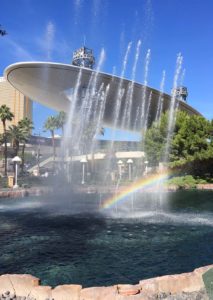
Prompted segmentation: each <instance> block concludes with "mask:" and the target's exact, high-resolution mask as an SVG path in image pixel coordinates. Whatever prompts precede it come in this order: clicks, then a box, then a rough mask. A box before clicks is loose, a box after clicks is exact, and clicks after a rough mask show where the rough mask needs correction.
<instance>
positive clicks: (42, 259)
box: [0, 191, 213, 286]
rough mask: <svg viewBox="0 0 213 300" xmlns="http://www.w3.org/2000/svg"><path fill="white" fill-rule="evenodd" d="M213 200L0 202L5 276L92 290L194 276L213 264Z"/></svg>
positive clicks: (202, 196)
mask: <svg viewBox="0 0 213 300" xmlns="http://www.w3.org/2000/svg"><path fill="white" fill-rule="evenodd" d="M212 195H213V194H212V192H197V191H194V192H177V193H172V194H170V197H168V200H167V201H166V203H162V201H161V203H159V201H158V200H157V199H154V198H153V195H146V196H145V195H143V196H142V195H140V196H139V197H135V199H134V209H133V210H132V203H130V202H131V201H128V200H126V202H124V203H122V205H121V206H118V210H117V211H115V210H114V208H113V207H112V208H111V209H110V210H100V209H99V207H100V203H99V200H100V197H99V195H97V196H94V195H84V197H83V196H79V195H78V196H77V195H69V196H66V197H65V196H61V195H60V196H54V197H51V199H48V198H25V199H6V200H1V201H0V245H1V248H0V249H1V250H0V273H1V274H2V273H31V274H33V275H35V276H38V277H40V278H41V279H42V280H43V283H45V284H51V285H56V284H62V283H81V284H83V285H84V286H91V285H103V284H106V285H108V284H114V283H127V282H128V283H129V282H132V283H136V282H138V281H139V280H140V279H143V278H148V277H153V276H158V275H163V274H171V273H179V272H187V271H191V270H193V269H194V268H195V267H198V266H202V265H206V264H210V263H212V262H213V252H212V249H213V201H212Z"/></svg>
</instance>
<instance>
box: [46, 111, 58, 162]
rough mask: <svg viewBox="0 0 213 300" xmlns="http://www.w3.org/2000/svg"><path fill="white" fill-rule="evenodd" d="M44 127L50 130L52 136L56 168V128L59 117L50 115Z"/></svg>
mask: <svg viewBox="0 0 213 300" xmlns="http://www.w3.org/2000/svg"><path fill="white" fill-rule="evenodd" d="M44 128H45V129H46V130H49V131H50V134H51V138H52V147H53V162H54V168H55V156H56V149H55V130H56V129H58V120H57V117H54V116H50V117H48V118H47V120H46V122H45V124H44Z"/></svg>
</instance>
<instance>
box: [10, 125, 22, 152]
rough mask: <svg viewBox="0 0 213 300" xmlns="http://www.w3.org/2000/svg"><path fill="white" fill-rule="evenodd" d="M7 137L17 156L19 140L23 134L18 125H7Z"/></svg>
mask: <svg viewBox="0 0 213 300" xmlns="http://www.w3.org/2000/svg"><path fill="white" fill-rule="evenodd" d="M8 139H9V140H10V141H11V144H12V147H13V149H14V156H17V155H18V152H19V145H20V142H21V141H22V139H23V134H22V132H21V129H20V127H19V126H17V125H12V126H9V130H8Z"/></svg>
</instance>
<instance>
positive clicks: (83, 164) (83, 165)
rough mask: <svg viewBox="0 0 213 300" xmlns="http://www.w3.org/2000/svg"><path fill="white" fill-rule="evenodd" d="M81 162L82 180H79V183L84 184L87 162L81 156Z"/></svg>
mask: <svg viewBox="0 0 213 300" xmlns="http://www.w3.org/2000/svg"><path fill="white" fill-rule="evenodd" d="M81 163H82V181H81V184H85V164H86V163H87V159H86V158H82V160H81Z"/></svg>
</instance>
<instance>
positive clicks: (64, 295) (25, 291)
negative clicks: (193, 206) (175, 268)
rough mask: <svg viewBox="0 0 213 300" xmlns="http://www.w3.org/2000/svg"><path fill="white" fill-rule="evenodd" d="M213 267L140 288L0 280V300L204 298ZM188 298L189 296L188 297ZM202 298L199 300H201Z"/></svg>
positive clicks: (17, 277) (15, 276) (24, 278)
mask: <svg viewBox="0 0 213 300" xmlns="http://www.w3.org/2000/svg"><path fill="white" fill-rule="evenodd" d="M211 268H213V265H209V266H205V267H201V268H197V269H195V270H194V271H193V272H190V273H182V274H176V275H165V276H160V277H156V278H151V279H145V280H141V281H140V282H139V284H136V285H130V284H117V285H113V286H108V287H89V288H82V286H81V285H76V284H66V285H59V286H57V287H55V288H52V287H50V286H41V285H40V280H39V279H38V278H36V277H34V276H32V275H28V274H22V275H20V274H13V275H11V274H5V275H1V276H0V299H5V300H53V299H54V300H153V299H168V300H169V299H171V300H172V299H178V300H179V299H190V300H192V299H197V295H198V294H199V299H208V298H206V293H205V288H204V283H203V280H202V275H203V274H204V273H205V272H207V271H208V270H209V269H211ZM190 295H191V296H190ZM200 297H201V298H200Z"/></svg>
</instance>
